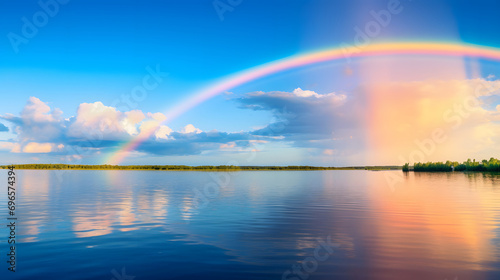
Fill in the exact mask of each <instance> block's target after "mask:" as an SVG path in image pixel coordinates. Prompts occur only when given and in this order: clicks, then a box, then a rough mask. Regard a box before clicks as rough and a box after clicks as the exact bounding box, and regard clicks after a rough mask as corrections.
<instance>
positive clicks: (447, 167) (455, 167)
mask: <svg viewBox="0 0 500 280" xmlns="http://www.w3.org/2000/svg"><path fill="white" fill-rule="evenodd" d="M402 170H403V172H408V171H414V172H452V171H477V172H500V160H498V159H496V158H490V159H489V160H486V159H483V160H482V161H480V162H479V161H476V160H475V159H474V160H471V159H468V160H467V161H464V162H463V163H459V162H458V161H449V160H448V161H446V162H425V163H420V162H417V163H415V164H414V165H413V166H410V164H409V163H405V164H404V165H403V168H402Z"/></svg>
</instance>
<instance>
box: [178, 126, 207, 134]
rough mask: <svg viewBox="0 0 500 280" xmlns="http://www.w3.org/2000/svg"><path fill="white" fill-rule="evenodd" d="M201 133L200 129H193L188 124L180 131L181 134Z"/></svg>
mask: <svg viewBox="0 0 500 280" xmlns="http://www.w3.org/2000/svg"><path fill="white" fill-rule="evenodd" d="M202 132H203V131H202V130H201V129H198V128H196V127H194V125H192V124H188V125H186V126H185V127H184V128H183V129H182V130H181V133H196V134H198V133H202Z"/></svg>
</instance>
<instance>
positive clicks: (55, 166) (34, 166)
mask: <svg viewBox="0 0 500 280" xmlns="http://www.w3.org/2000/svg"><path fill="white" fill-rule="evenodd" d="M11 166H14V168H15V169H74V170H161V171H251V170H276V171H279V170H399V169H401V166H353V167H321V166H234V165H218V166H213V165H202V166H188V165H107V164H105V165H81V164H78V165H77V164H14V165H5V166H1V167H0V168H2V169H7V168H8V167H11Z"/></svg>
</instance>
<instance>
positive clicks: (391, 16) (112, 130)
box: [0, 0, 500, 166]
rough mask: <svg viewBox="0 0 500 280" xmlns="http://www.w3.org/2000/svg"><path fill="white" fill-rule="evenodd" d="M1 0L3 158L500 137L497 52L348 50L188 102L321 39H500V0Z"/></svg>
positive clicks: (313, 161) (383, 152) (379, 146)
mask: <svg viewBox="0 0 500 280" xmlns="http://www.w3.org/2000/svg"><path fill="white" fill-rule="evenodd" d="M66 2H67V3H66ZM436 2H438V3H436ZM1 3H2V4H1V5H2V9H1V12H0V13H1V16H2V17H1V18H2V23H3V24H2V25H1V27H0V30H1V34H4V37H3V38H4V39H3V40H0V45H1V48H0V55H1V56H2V58H3V59H2V61H1V62H0V83H1V84H2V87H1V89H0V90H1V91H0V95H1V97H3V98H2V100H4V102H1V103H0V153H1V154H2V157H1V160H0V164H10V163H75V164H80V163H83V164H102V163H112V164H187V165H202V164H215V165H218V164H235V165H296V164H300V165H305V164H307V165H323V166H324V165H334V166H345V165H376V164H401V163H402V162H408V161H409V162H413V161H427V160H439V161H445V160H447V159H450V160H457V161H462V160H465V159H466V158H469V157H470V158H477V159H482V158H489V157H491V156H497V155H498V154H499V152H500V151H499V148H498V147H497V146H498V145H496V143H498V140H500V139H499V138H500V137H499V135H500V127H499V121H500V117H499V112H500V98H499V97H498V94H499V92H498V89H500V82H498V81H497V77H499V76H500V61H499V60H498V58H494V57H483V58H482V57H477V56H471V55H468V54H467V55H458V56H447V55H440V54H435V53H434V54H433V53H427V54H426V53H424V54H422V53H419V54H415V53H412V54H398V53H397V52H396V51H393V52H388V53H379V54H376V55H372V56H366V57H355V53H354V52H351V51H346V52H344V57H342V58H341V59H336V60H327V61H322V62H318V63H308V64H304V65H299V66H298V67H294V68H285V69H283V70H282V71H274V72H271V73H268V74H266V75H263V76H262V77H258V78H256V79H249V80H248V81H246V82H245V83H237V84H235V85H234V87H229V88H227V89H224V90H222V91H221V92H217V93H216V92H214V93H213V94H212V95H211V96H210V98H206V99H203V100H201V101H203V102H201V101H200V102H197V103H196V104H192V105H193V106H187V105H186V104H188V103H189V102H190V101H189V100H192V98H193V96H195V95H196V94H199V93H200V92H204V91H207V90H208V89H213V88H214V86H216V85H219V84H221V83H223V82H224V81H226V80H228V79H229V80H230V79H231V77H234V76H235V75H238V73H241V71H245V70H247V71H248V69H252V67H259V66H262V65H268V63H273V62H275V61H279V60H280V59H284V58H285V59H286V58H287V57H290V56H300V55H303V54H306V53H313V52H316V51H318V50H327V49H340V50H355V49H356V48H357V49H358V50H360V51H366V50H368V49H370V48H373V46H376V45H377V44H384V43H388V42H400V43H405V42H439V43H449V44H454V45H470V44H473V45H478V46H480V47H484V48H498V47H500V38H499V37H498V36H496V32H497V29H498V26H500V19H499V18H498V17H497V15H496V11H498V8H500V4H498V3H495V1H475V2H473V3H471V2H470V1H409V0H408V1H393V0H390V1H348V2H347V1H272V2H268V1H267V2H265V1H245V0H242V1H222V0H221V1H78V0H73V1H59V2H57V1H43V0H42V1H41V3H42V5H40V4H39V3H37V1H18V2H16V3H10V2H7V1H2V2H1ZM231 3H232V4H231ZM194 105H196V106H194ZM138 139H139V140H140V141H138ZM133 142H136V143H138V142H140V144H138V145H132V146H130V145H129V146H128V147H129V148H127V149H124V147H127V143H133Z"/></svg>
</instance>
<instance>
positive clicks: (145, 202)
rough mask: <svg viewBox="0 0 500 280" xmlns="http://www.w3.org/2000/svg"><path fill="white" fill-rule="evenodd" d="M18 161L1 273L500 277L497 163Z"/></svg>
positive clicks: (2, 200)
mask: <svg viewBox="0 0 500 280" xmlns="http://www.w3.org/2000/svg"><path fill="white" fill-rule="evenodd" d="M16 172H17V181H18V184H17V198H16V200H17V201H16V202H17V209H16V211H17V212H16V214H17V217H18V221H17V228H16V230H17V237H16V238H17V244H16V245H17V251H16V254H17V272H15V273H12V272H9V271H8V270H7V268H8V264H7V263H6V260H7V256H6V253H7V249H8V246H9V245H8V244H7V242H6V241H7V236H8V232H7V230H6V227H5V226H3V227H2V228H1V229H0V234H1V236H2V240H1V243H0V246H1V247H0V251H1V262H0V266H1V267H0V278H1V279H108V280H109V279H116V280H121V279H135V280H141V279H148V280H151V279H294V280H298V279H302V280H303V279H306V278H307V279H311V280H314V279H389V280H390V279H398V280H400V279H410V280H411V279H419V280H421V279H436V280H444V279H449V280H455V279H458V280H462V279H474V280H481V279H500V227H499V226H500V175H494V174H482V173H473V174H464V173H448V174H443V173H417V174H414V173H409V174H408V175H403V173H402V172H401V171H379V172H374V171H294V172H292V171H279V172H274V171H258V172H250V171H246V172H231V173H224V172H221V173H208V172H162V171H36V170H16ZM2 178H3V179H2ZM0 180H4V181H5V184H4V185H6V182H7V174H6V171H5V170H2V171H0ZM6 204H7V194H6V187H5V191H2V194H1V195H0V207H1V209H4V210H2V214H1V215H2V216H1V217H2V220H3V223H2V224H4V223H5V224H7V205H6ZM328 240H330V243H331V244H334V246H328V245H326V247H325V244H328ZM322 242H326V243H322ZM322 246H323V247H322ZM315 251H316V254H315ZM132 277H135V278H132Z"/></svg>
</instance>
